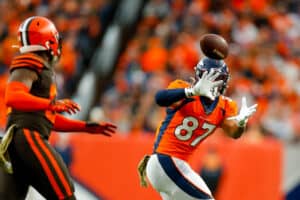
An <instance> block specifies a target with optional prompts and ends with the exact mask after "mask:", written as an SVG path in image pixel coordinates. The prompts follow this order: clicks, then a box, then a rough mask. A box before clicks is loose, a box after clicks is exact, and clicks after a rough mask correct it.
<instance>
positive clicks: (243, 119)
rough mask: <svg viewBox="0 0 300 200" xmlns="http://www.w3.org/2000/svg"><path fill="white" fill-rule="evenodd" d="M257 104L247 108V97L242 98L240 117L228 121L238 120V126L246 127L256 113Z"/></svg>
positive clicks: (229, 118) (230, 118)
mask: <svg viewBox="0 0 300 200" xmlns="http://www.w3.org/2000/svg"><path fill="white" fill-rule="evenodd" d="M256 108H257V104H254V105H252V106H249V107H248V106H247V100H246V97H243V98H242V106H241V110H240V112H239V114H238V115H236V116H233V117H228V118H227V120H236V121H237V123H238V126H240V127H244V126H245V125H246V124H247V121H248V118H249V117H250V116H251V115H253V114H254V113H255V112H256Z"/></svg>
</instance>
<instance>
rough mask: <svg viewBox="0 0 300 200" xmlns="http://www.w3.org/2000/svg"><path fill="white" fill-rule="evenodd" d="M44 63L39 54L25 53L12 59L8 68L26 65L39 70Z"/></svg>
mask: <svg viewBox="0 0 300 200" xmlns="http://www.w3.org/2000/svg"><path fill="white" fill-rule="evenodd" d="M46 65H47V64H46V62H45V61H44V60H43V59H42V58H40V57H39V56H37V55H35V54H32V53H26V54H21V55H19V56H16V57H15V58H14V59H13V61H12V64H11V66H10V70H12V69H15V68H19V67H28V68H31V69H35V70H37V71H39V72H40V71H41V70H42V69H43V68H44V66H46Z"/></svg>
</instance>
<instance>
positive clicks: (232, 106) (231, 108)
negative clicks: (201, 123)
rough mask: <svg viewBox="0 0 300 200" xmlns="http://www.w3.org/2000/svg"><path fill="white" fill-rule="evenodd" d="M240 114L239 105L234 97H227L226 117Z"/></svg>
mask: <svg viewBox="0 0 300 200" xmlns="http://www.w3.org/2000/svg"><path fill="white" fill-rule="evenodd" d="M237 114H238V105H237V103H236V102H235V101H233V100H232V99H230V98H228V97H226V107H225V118H227V117H232V116H235V115H237Z"/></svg>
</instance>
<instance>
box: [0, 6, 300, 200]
mask: <svg viewBox="0 0 300 200" xmlns="http://www.w3.org/2000/svg"><path fill="white" fill-rule="evenodd" d="M32 15H43V16H47V17H49V18H50V19H51V20H53V21H54V23H55V24H56V25H57V28H58V30H59V31H60V32H61V33H62V36H63V56H62V59H61V61H60V63H58V65H57V66H56V67H57V71H58V74H57V77H56V79H57V83H58V86H59V98H62V97H70V98H73V99H74V100H75V101H77V102H78V103H80V104H81V106H82V112H80V113H79V114H77V115H75V116H70V117H74V118H78V119H85V120H95V121H102V120H109V121H111V122H114V123H116V124H117V125H118V126H119V129H118V133H117V135H115V136H114V137H113V138H109V139H108V138H104V137H101V136H99V137H98V136H92V135H88V134H72V133H70V134H68V133H60V134H56V133H53V137H52V138H51V142H52V143H53V145H55V147H56V148H57V150H58V151H60V152H61V153H62V155H63V158H64V159H65V161H66V163H67V164H68V166H69V167H70V171H71V173H72V175H73V177H74V179H75V180H76V181H77V183H79V184H80V185H81V186H80V187H83V188H84V190H85V192H90V193H91V194H93V195H94V196H96V197H94V198H95V199H105V200H126V199H131V200H132V199H143V200H150V199H151V200H154V199H159V197H158V195H157V193H156V192H155V191H153V189H151V188H148V189H143V188H141V187H140V186H139V183H138V176H137V173H136V167H137V163H138V162H139V159H140V158H141V157H142V156H143V155H144V154H145V153H150V152H151V148H152V147H151V145H152V142H153V139H154V131H155V127H156V126H157V124H158V123H159V121H160V120H161V119H162V118H163V115H164V114H163V109H161V108H159V107H157V106H156V105H155V104H154V101H153V95H154V93H155V92H156V91H157V90H158V89H160V88H164V87H165V86H166V85H167V84H168V82H169V81H171V80H172V79H175V78H183V79H188V78H189V77H191V76H193V66H194V65H195V64H196V63H197V61H198V60H199V58H201V56H202V55H201V52H200V49H199V45H198V41H199V38H200V36H201V35H202V34H203V33H207V32H213V33H218V34H221V35H222V36H224V37H225V38H226V39H227V41H228V42H229V43H230V55H229V57H228V58H227V59H226V63H227V65H228V66H229V69H230V73H231V80H230V85H229V88H228V90H227V95H228V96H230V97H232V98H233V99H235V100H237V101H238V102H240V99H241V96H247V98H248V99H249V104H251V103H254V102H258V104H259V108H258V112H257V113H256V114H255V116H254V117H253V118H252V119H251V120H250V121H249V126H248V129H247V132H246V133H245V134H244V136H243V137H242V138H241V139H239V140H238V141H234V140H232V139H229V138H226V137H224V136H223V135H222V133H221V132H218V133H216V134H214V135H213V136H211V137H210V138H209V139H208V140H207V141H206V142H204V143H203V144H202V145H201V148H199V151H198V152H197V154H196V155H195V156H194V157H193V159H192V161H191V162H192V166H193V167H194V169H195V170H198V171H199V172H200V170H201V169H202V168H203V166H208V167H212V168H214V167H215V166H221V167H222V169H223V173H222V176H221V179H220V184H219V186H218V188H217V192H216V199H218V200H248V199H249V200H250V199H251V200H253V199H264V200H279V199H280V200H282V199H287V200H299V199H300V167H299V166H300V158H299V155H298V154H299V153H298V152H299V150H300V143H299V138H300V123H299V121H300V98H299V92H300V90H299V88H300V84H299V83H300V77H299V69H300V68H299V67H300V57H299V53H300V49H299V45H300V37H299V34H300V2H299V1H298V0H286V1H280V0H148V1H142V0H85V1H81V0H0V74H1V76H0V82H1V84H0V94H1V95H0V110H1V112H0V127H1V132H2V133H3V132H4V126H5V120H6V118H5V115H6V112H5V105H4V104H3V95H4V89H5V82H6V80H7V73H8V71H7V69H8V66H9V63H10V60H11V58H12V57H13V55H14V54H15V53H16V51H17V49H16V48H12V46H13V45H16V44H17V35H16V33H17V28H18V25H19V24H20V22H21V21H22V20H24V19H25V18H26V17H29V16H32ZM212 149H213V152H214V154H213V155H211V154H210V153H209V152H211V150H212ZM78 187H79V186H78ZM83 193H84V192H83ZM91 194H90V195H91ZM83 195H84V194H83ZM88 198H90V199H93V198H92V197H88ZM88 198H87V197H83V198H82V199H86V200H89V199H88ZM32 199H34V197H32Z"/></svg>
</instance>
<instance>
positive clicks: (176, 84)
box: [168, 79, 190, 89]
mask: <svg viewBox="0 0 300 200" xmlns="http://www.w3.org/2000/svg"><path fill="white" fill-rule="evenodd" d="M189 86H190V84H189V83H188V82H186V81H184V80H180V79H176V80H175V81H172V82H171V83H170V84H169V85H168V89H176V88H186V87H189Z"/></svg>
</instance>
